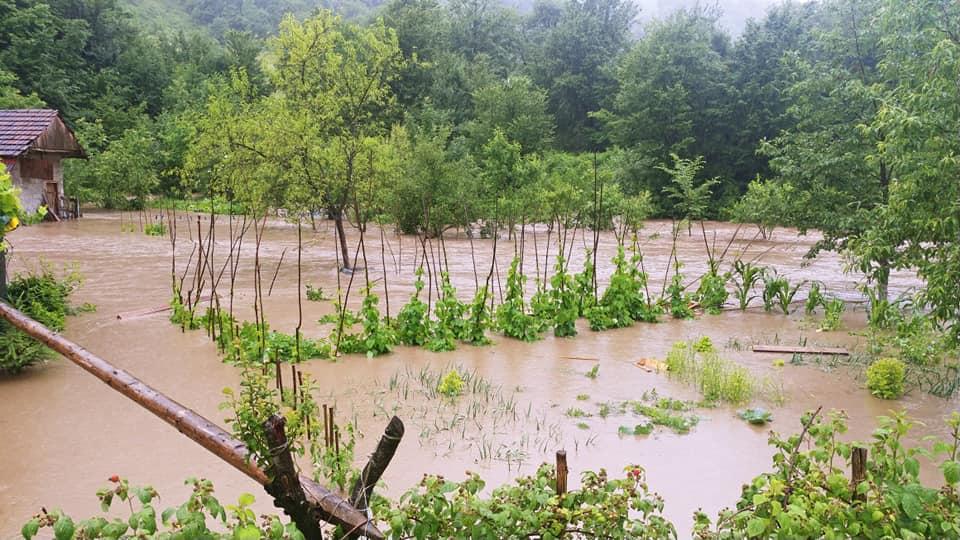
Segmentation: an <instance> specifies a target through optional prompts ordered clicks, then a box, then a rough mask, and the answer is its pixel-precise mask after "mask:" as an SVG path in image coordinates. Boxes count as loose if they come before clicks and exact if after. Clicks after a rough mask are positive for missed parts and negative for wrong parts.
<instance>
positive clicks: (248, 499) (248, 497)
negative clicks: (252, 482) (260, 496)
mask: <svg viewBox="0 0 960 540" xmlns="http://www.w3.org/2000/svg"><path fill="white" fill-rule="evenodd" d="M254 500H256V499H255V498H254V496H253V495H252V494H250V493H243V494H241V495H240V499H239V500H238V502H239V503H240V506H250V505H251V504H253V501H254Z"/></svg>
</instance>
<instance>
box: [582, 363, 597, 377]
mask: <svg viewBox="0 0 960 540" xmlns="http://www.w3.org/2000/svg"><path fill="white" fill-rule="evenodd" d="M599 374H600V364H599V363H598V364H594V365H593V367H592V368H590V371H588V372H586V373H585V374H584V375H586V376H587V378H588V379H596V378H597V375H599Z"/></svg>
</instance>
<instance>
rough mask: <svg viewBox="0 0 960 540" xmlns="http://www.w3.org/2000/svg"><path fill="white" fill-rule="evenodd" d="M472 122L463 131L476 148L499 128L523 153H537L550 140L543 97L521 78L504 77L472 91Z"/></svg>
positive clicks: (549, 122) (549, 116) (544, 97)
mask: <svg viewBox="0 0 960 540" xmlns="http://www.w3.org/2000/svg"><path fill="white" fill-rule="evenodd" d="M473 101H474V115H475V116H474V120H473V121H472V122H470V124H469V125H468V127H467V131H468V132H469V133H470V137H471V139H473V141H474V146H475V147H476V148H480V147H482V146H483V144H484V143H486V142H487V141H489V140H490V139H491V138H492V137H493V133H494V131H495V130H497V129H500V130H501V131H503V134H504V136H506V137H507V138H508V139H510V140H511V141H514V142H517V143H519V144H520V148H521V150H522V151H523V153H539V152H543V151H544V150H546V149H547V148H549V146H550V144H551V142H552V140H553V130H554V126H553V117H552V116H551V115H550V114H549V113H548V112H547V94H546V92H544V91H543V90H541V89H540V88H537V87H536V86H535V85H534V84H533V83H532V82H531V81H530V79H528V78H527V77H524V76H522V75H519V76H512V77H508V78H507V79H506V80H505V81H502V82H497V83H494V84H492V85H489V86H486V87H484V88H481V89H479V90H477V91H476V92H474V94H473Z"/></svg>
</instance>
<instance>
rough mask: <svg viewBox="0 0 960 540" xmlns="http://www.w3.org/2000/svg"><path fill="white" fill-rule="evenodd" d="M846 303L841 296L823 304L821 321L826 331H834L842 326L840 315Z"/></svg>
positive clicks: (822, 328)
mask: <svg viewBox="0 0 960 540" xmlns="http://www.w3.org/2000/svg"><path fill="white" fill-rule="evenodd" d="M845 308H846V304H845V303H844V301H843V300H842V299H840V298H831V299H830V300H827V301H826V302H825V303H824V304H823V321H821V322H820V329H821V330H824V331H833V330H838V329H839V328H840V324H841V320H840V317H841V316H842V315H843V310H844V309H845Z"/></svg>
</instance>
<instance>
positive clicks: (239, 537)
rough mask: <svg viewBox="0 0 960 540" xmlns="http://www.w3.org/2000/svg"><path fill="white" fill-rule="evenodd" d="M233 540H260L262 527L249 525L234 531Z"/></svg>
mask: <svg viewBox="0 0 960 540" xmlns="http://www.w3.org/2000/svg"><path fill="white" fill-rule="evenodd" d="M233 540H260V529H259V528H257V526H256V525H247V526H246V527H241V528H239V529H236V530H234V531H233Z"/></svg>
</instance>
